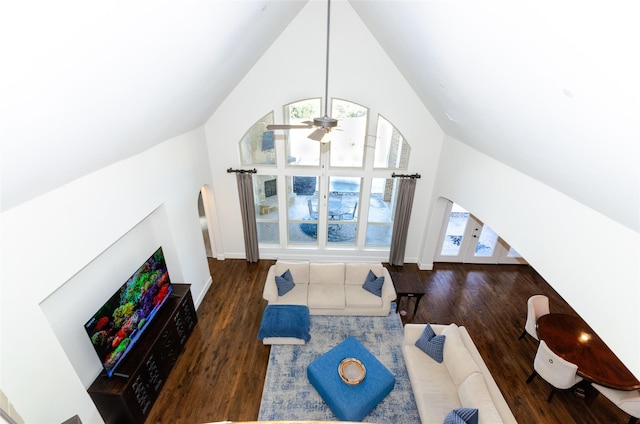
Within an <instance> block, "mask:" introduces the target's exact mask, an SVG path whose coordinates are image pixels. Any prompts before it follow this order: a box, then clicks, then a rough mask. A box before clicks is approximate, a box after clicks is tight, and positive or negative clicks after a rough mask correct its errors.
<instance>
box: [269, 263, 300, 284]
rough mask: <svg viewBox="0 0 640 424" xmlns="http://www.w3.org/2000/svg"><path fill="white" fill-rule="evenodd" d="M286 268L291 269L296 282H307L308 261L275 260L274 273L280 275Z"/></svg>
mask: <svg viewBox="0 0 640 424" xmlns="http://www.w3.org/2000/svg"><path fill="white" fill-rule="evenodd" d="M286 270H289V271H291V275H292V276H293V281H294V282H295V283H296V284H307V283H309V261H281V260H278V261H276V264H275V267H274V271H275V275H282V274H283V273H284V272H285V271H286Z"/></svg>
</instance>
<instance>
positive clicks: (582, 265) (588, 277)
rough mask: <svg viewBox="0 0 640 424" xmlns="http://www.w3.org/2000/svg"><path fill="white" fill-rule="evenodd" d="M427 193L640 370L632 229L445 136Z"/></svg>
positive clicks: (433, 239)
mask: <svg viewBox="0 0 640 424" xmlns="http://www.w3.org/2000/svg"><path fill="white" fill-rule="evenodd" d="M433 195H434V198H433V202H432V204H433V205H437V199H438V198H439V197H444V198H447V199H450V200H452V201H454V202H455V203H458V204H459V205H461V206H462V207H463V208H465V209H466V210H468V211H470V212H471V213H473V214H474V215H475V216H477V217H478V218H480V219H481V220H482V221H483V222H484V223H486V224H487V225H489V226H490V227H491V228H492V229H493V230H495V231H496V232H497V233H498V234H500V236H501V237H503V238H504V239H505V240H506V241H507V242H508V243H509V244H510V245H511V246H513V247H514V248H515V249H516V250H517V251H518V252H519V253H520V254H521V255H522V256H523V257H524V258H526V260H527V261H528V262H529V263H530V264H531V266H532V267H533V268H535V269H536V271H538V273H540V275H541V276H542V277H543V278H544V279H545V280H546V281H547V282H548V283H549V284H551V286H553V288H554V289H555V290H556V291H557V292H558V293H559V294H560V295H561V296H562V297H563V298H564V299H565V300H566V301H567V302H569V304H570V305H571V306H572V307H573V308H574V309H575V310H576V312H578V313H579V314H580V315H581V316H582V317H583V318H584V319H585V320H586V321H587V322H588V323H589V325H590V326H591V327H592V328H593V329H594V330H595V331H596V333H598V335H599V336H600V337H601V338H602V339H603V340H604V341H605V342H606V343H607V344H608V345H609V347H610V348H611V349H612V350H613V351H614V352H616V354H617V355H618V356H619V358H620V359H621V360H622V361H623V362H625V364H626V365H627V367H629V369H630V370H631V371H632V372H633V373H634V374H635V375H636V376H640V354H639V353H640V325H639V324H640V308H639V307H638V306H639V304H640V268H639V267H640V262H639V259H640V235H639V234H638V233H636V232H634V231H632V230H631V229H629V228H627V227H624V226H622V225H620V224H619V223H617V222H615V221H613V220H611V219H609V218H607V217H605V216H604V215H602V214H600V213H598V212H595V211H594V210H592V209H590V208H588V207H586V206H584V205H583V204H581V203H578V202H576V201H575V200H573V199H571V198H569V197H567V196H565V195H563V194H562V193H560V192H558V191H556V190H554V189H552V188H550V187H548V186H546V185H544V184H542V183H540V182H539V181H537V180H534V179H532V178H530V177H527V176H526V175H524V174H522V173H520V172H518V171H516V170H514V169H512V168H509V167H508V166H506V165H504V164H502V163H501V162H498V161H496V160H494V159H492V158H490V157H488V156H486V155H484V154H482V153H480V152H478V151H477V150H474V149H472V148H470V147H469V146H467V145H465V144H463V143H461V142H459V141H458V140H455V139H453V138H450V137H447V138H445V143H444V145H443V149H442V155H441V157H440V163H439V165H438V176H437V181H436V186H435V189H434V192H433ZM440 209H441V208H440ZM440 209H439V208H437V207H435V208H434V211H431V213H430V216H429V217H428V220H429V221H430V222H431V221H433V222H434V225H429V229H430V230H431V233H430V234H426V237H425V238H424V242H425V245H424V247H423V252H422V261H424V262H425V263H428V262H430V261H432V260H433V252H434V251H435V248H434V243H437V240H438V235H439V230H440V226H439V225H438V223H439V222H441V219H442V215H441V213H442V211H441V210H440ZM551 307H552V309H553V305H551ZM522 310H523V314H525V310H526V305H522ZM523 316H524V315H523ZM517 331H520V330H517Z"/></svg>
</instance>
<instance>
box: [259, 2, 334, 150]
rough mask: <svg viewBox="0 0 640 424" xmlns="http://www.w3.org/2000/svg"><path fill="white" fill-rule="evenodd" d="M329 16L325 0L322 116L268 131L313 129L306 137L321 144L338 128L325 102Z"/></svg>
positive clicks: (326, 97)
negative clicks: (325, 45) (325, 42)
mask: <svg viewBox="0 0 640 424" xmlns="http://www.w3.org/2000/svg"><path fill="white" fill-rule="evenodd" d="M330 16H331V0H327V59H326V65H325V78H324V116H322V117H320V118H313V121H304V122H303V123H302V124H292V125H289V124H270V125H267V129H268V130H289V129H300V128H303V129H304V128H309V129H311V128H314V127H315V130H313V131H312V132H311V134H309V135H308V136H307V138H310V139H311V140H315V141H319V142H321V143H328V142H330V141H331V140H330V139H329V138H328V137H325V136H326V135H327V134H329V133H330V132H331V130H332V129H333V128H335V127H337V126H338V120H337V119H335V118H331V117H330V116H329V114H328V113H327V102H328V94H329V28H330Z"/></svg>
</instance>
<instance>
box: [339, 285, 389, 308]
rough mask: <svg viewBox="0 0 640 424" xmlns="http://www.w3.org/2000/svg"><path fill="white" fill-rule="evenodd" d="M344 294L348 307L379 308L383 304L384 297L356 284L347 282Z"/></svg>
mask: <svg viewBox="0 0 640 424" xmlns="http://www.w3.org/2000/svg"><path fill="white" fill-rule="evenodd" d="M344 296H345V303H346V305H347V308H371V307H378V308H379V307H381V306H382V298H380V297H379V296H376V295H375V294H373V293H370V292H368V291H366V290H365V289H363V288H362V287H360V286H356V285H355V284H345V286H344Z"/></svg>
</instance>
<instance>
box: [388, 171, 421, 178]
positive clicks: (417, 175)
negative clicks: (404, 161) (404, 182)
mask: <svg viewBox="0 0 640 424" xmlns="http://www.w3.org/2000/svg"><path fill="white" fill-rule="evenodd" d="M391 177H393V178H420V174H418V173H415V174H396V173H395V172H393V173H392V174H391Z"/></svg>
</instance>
